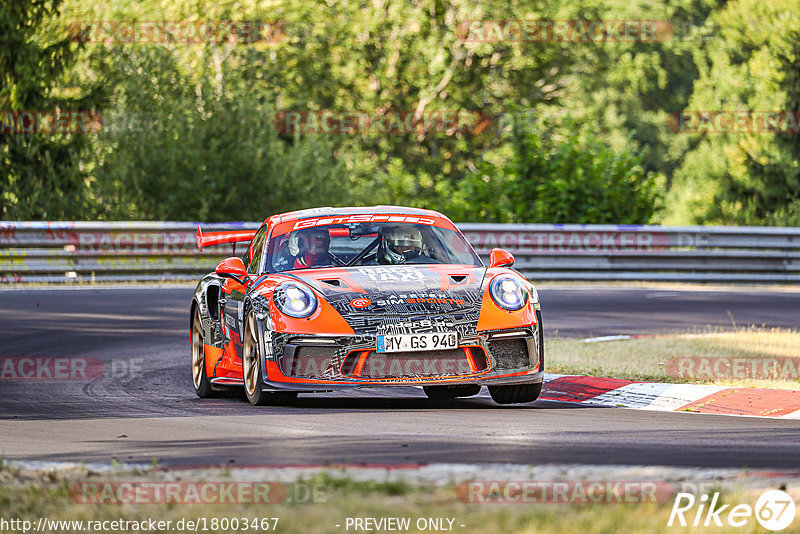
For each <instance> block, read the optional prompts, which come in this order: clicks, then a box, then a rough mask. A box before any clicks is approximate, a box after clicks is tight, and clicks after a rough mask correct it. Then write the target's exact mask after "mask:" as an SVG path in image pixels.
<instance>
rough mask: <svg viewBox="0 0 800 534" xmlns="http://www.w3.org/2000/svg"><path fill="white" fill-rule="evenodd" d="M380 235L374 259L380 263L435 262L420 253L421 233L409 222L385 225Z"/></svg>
mask: <svg viewBox="0 0 800 534" xmlns="http://www.w3.org/2000/svg"><path fill="white" fill-rule="evenodd" d="M380 237H381V240H380V243H379V244H378V254H377V258H376V259H377V261H378V263H379V264H381V265H397V264H401V263H437V262H435V261H434V260H432V259H431V258H429V257H427V256H424V255H423V254H422V234H420V232H419V229H417V228H415V227H414V226H412V225H410V224H409V225H397V226H385V227H384V228H382V229H381V233H380Z"/></svg>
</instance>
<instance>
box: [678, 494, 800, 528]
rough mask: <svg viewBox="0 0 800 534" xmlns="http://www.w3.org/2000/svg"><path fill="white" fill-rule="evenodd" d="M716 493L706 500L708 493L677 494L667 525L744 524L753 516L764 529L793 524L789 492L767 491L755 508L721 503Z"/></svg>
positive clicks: (792, 500) (792, 510)
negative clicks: (697, 495) (698, 496)
mask: <svg viewBox="0 0 800 534" xmlns="http://www.w3.org/2000/svg"><path fill="white" fill-rule="evenodd" d="M719 497H720V494H719V493H714V494H713V496H712V497H711V499H710V502H709V496H708V495H701V496H700V498H699V499H697V498H696V497H695V496H694V495H693V494H691V493H678V494H677V495H676V496H675V503H674V504H673V505H672V512H671V513H670V514H669V521H668V522H667V526H668V527H671V526H677V525H680V526H682V527H685V526H688V525H691V526H693V527H710V526H717V527H721V526H723V525H725V524H726V523H727V524H728V525H729V526H732V527H743V526H746V525H748V524H750V523H751V521H752V519H753V517H755V519H756V521H758V523H759V524H760V525H761V526H762V527H764V528H765V529H767V530H771V531H773V532H777V531H779V530H783V529H785V528H786V527H788V526H789V525H791V524H792V521H794V517H795V511H796V510H795V504H794V499H792V497H791V495H789V494H788V493H786V492H785V491H780V490H769V491H766V492H764V493H763V494H761V496H760V497H759V498H758V500H757V501H756V505H755V508H753V507H751V506H750V505H749V504H737V505H735V506H733V507H732V506H731V505H730V504H721V503H720V502H719Z"/></svg>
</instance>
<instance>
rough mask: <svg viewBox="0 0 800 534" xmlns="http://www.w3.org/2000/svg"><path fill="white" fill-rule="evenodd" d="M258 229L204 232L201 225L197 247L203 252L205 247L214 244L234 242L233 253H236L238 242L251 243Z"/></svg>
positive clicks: (198, 231) (198, 228)
mask: <svg viewBox="0 0 800 534" xmlns="http://www.w3.org/2000/svg"><path fill="white" fill-rule="evenodd" d="M256 232H257V230H237V231H232V232H209V233H207V234H204V233H203V230H201V229H200V227H199V226H198V227H197V236H196V239H197V248H198V249H200V252H203V247H210V246H213V245H224V244H225V243H232V244H233V255H234V256H235V255H236V243H249V242H250V241H252V240H253V236H255V235H256Z"/></svg>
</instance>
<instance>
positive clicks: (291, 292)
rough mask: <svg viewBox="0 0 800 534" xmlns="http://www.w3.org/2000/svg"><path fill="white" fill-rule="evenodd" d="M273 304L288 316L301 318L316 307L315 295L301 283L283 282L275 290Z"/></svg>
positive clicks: (312, 311) (309, 313)
mask: <svg viewBox="0 0 800 534" xmlns="http://www.w3.org/2000/svg"><path fill="white" fill-rule="evenodd" d="M274 298H275V304H276V305H277V306H278V309H280V310H281V311H282V312H283V313H285V314H286V315H288V316H289V317H296V318H298V319H303V318H305V317H308V316H309V315H311V314H312V313H314V310H316V309H317V297H316V295H314V292H313V291H311V290H310V289H309V288H308V287H306V286H305V285H303V284H297V283H295V282H284V283H283V284H281V285H279V286H278V288H277V289H276V290H275V297H274Z"/></svg>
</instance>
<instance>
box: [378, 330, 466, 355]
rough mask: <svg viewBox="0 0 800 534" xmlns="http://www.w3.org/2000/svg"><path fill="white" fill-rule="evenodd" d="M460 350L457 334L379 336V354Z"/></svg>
mask: <svg viewBox="0 0 800 534" xmlns="http://www.w3.org/2000/svg"><path fill="white" fill-rule="evenodd" d="M457 348H458V335H457V334H456V333H455V332H436V333H433V334H399V335H395V336H378V348H377V351H378V352H416V351H422V350H447V349H457Z"/></svg>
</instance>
